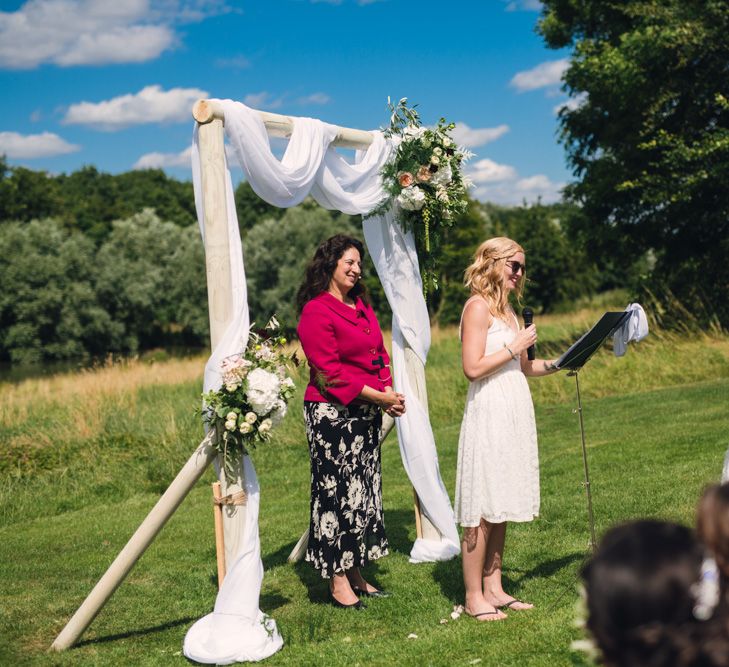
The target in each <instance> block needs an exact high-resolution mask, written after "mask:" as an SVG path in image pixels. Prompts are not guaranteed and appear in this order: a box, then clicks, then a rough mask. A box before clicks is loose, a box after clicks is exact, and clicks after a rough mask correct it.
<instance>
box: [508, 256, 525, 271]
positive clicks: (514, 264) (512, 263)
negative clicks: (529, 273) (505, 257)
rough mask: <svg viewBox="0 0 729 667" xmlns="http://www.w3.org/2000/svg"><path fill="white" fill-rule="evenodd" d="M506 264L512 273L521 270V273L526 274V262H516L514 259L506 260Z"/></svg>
mask: <svg viewBox="0 0 729 667" xmlns="http://www.w3.org/2000/svg"><path fill="white" fill-rule="evenodd" d="M506 264H507V265H508V267H509V268H510V269H511V272H512V273H519V271H521V272H522V275H526V264H522V263H521V262H517V261H516V260H515V259H512V260H510V261H508V262H506Z"/></svg>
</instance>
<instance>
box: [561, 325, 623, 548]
mask: <svg viewBox="0 0 729 667" xmlns="http://www.w3.org/2000/svg"><path fill="white" fill-rule="evenodd" d="M629 317H630V312H629V311H621V312H607V313H605V314H604V315H603V316H602V317H601V318H600V319H599V320H598V322H597V324H595V326H593V327H592V329H590V330H589V331H588V332H587V333H586V334H585V335H584V336H582V337H581V338H580V339H579V340H578V341H577V342H575V343H574V344H573V345H572V346H570V348H569V349H568V350H567V352H565V353H564V354H563V355H562V356H561V357H560V358H559V359H557V362H556V364H555V365H556V366H557V368H559V369H562V368H567V369H569V371H570V372H569V373H568V375H570V376H574V378H575V389H576V392H577V409H576V410H574V411H573V412H577V414H578V415H579V417H580V435H581V436H582V462H583V463H584V466H585V483H584V486H585V490H586V492H587V513H588V517H589V519H590V547H591V549H592V551H593V552H594V551H595V549H596V548H597V541H596V540H595V518H594V516H593V513H592V493H591V492H590V471H589V468H588V465H587V448H586V447H585V425H584V422H583V420H582V400H581V398H580V381H579V379H578V377H577V375H578V373H579V371H580V370H581V369H582V367H583V366H584V365H585V364H586V363H587V362H588V360H589V359H590V357H591V356H592V355H593V354H595V352H596V351H597V349H598V348H599V347H600V346H601V345H602V344H603V343H604V342H605V340H606V339H607V338H608V337H609V336H611V335H612V334H613V333H614V332H615V331H616V330H617V329H618V328H620V327H621V326H622V325H623V323H624V322H625V320H627V319H628V318H629Z"/></svg>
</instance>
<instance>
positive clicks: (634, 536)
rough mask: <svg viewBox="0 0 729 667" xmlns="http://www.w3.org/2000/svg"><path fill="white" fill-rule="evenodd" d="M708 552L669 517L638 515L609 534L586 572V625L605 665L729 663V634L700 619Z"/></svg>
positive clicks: (694, 666) (667, 666)
mask: <svg viewBox="0 0 729 667" xmlns="http://www.w3.org/2000/svg"><path fill="white" fill-rule="evenodd" d="M703 555H704V551H703V548H702V546H701V544H700V543H699V541H698V540H697V539H696V537H695V536H694V534H693V533H692V531H691V530H689V529H688V528H686V527H685V526H680V525H678V524H674V523H669V522H665V521H654V520H642V521H634V522H631V523H626V524H623V525H620V526H616V527H614V528H612V529H610V530H609V531H608V532H607V533H606V534H605V537H604V538H603V540H602V542H601V544H600V547H599V548H598V550H597V552H596V553H595V555H594V556H593V557H592V559H591V560H590V562H589V563H588V564H587V565H586V566H585V567H584V568H583V570H582V580H583V582H584V585H585V590H586V593H587V611H588V615H587V628H588V630H589V631H590V633H591V634H592V636H593V637H594V639H595V643H596V644H597V647H598V649H599V650H600V653H601V654H602V664H605V665H611V666H613V667H688V666H689V665H690V666H691V667H699V666H701V667H703V666H707V667H708V666H715V665H717V666H718V665H723V664H726V663H725V657H726V656H727V650H726V649H727V642H726V640H725V639H724V638H722V637H717V636H714V633H713V632H712V626H711V624H708V623H705V622H702V621H699V620H697V619H696V618H695V617H694V605H695V603H696V602H695V600H694V593H693V591H694V590H695V589H694V586H695V584H696V582H697V581H698V580H699V578H700V576H701V564H702V561H703ZM712 640H713V641H712Z"/></svg>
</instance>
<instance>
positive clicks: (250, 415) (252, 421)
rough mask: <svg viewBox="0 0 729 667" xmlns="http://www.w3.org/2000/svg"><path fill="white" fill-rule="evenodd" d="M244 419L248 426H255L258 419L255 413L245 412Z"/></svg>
mask: <svg viewBox="0 0 729 667" xmlns="http://www.w3.org/2000/svg"><path fill="white" fill-rule="evenodd" d="M245 419H246V421H247V422H248V423H249V424H255V423H256V419H258V415H257V414H256V413H255V412H246V417H245Z"/></svg>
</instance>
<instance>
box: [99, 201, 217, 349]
mask: <svg viewBox="0 0 729 667" xmlns="http://www.w3.org/2000/svg"><path fill="white" fill-rule="evenodd" d="M199 245H200V240H199V235H198V234H197V233H196V230H195V229H194V228H193V227H189V228H186V229H182V228H180V227H178V226H177V225H174V224H173V223H171V222H162V221H161V220H160V219H159V217H157V215H156V214H155V213H154V212H153V211H152V210H146V211H143V212H141V213H138V214H137V215H134V216H132V217H131V218H128V219H126V220H117V221H115V222H114V223H113V224H112V231H111V234H110V235H109V237H108V239H107V240H106V241H105V242H104V244H103V245H102V246H101V248H100V249H99V251H98V253H97V263H98V266H99V269H98V278H97V293H98V296H99V301H100V303H101V305H102V306H103V307H104V309H105V310H106V311H107V312H108V313H109V314H110V315H111V317H112V318H113V319H114V321H115V322H117V323H119V324H121V325H122V326H123V332H122V333H121V335H120V336H118V337H117V338H116V339H115V347H114V348H113V350H114V351H123V352H128V351H132V352H135V351H137V350H139V349H148V348H150V347H154V346H157V345H163V344H165V343H166V342H169V340H170V337H171V334H174V333H175V332H179V330H180V325H181V326H182V328H183V329H185V327H186V328H187V332H188V333H191V334H193V337H194V336H195V335H197V336H200V335H202V334H203V331H204V327H202V326H201V324H200V318H201V317H202V316H203V315H202V313H203V312H205V310H206V301H205V300H203V299H202V294H203V290H204V286H205V277H204V275H205V274H204V262H203V261H198V260H202V255H201V253H200V252H199V249H198V250H197V251H196V250H195V247H196V246H199ZM201 286H202V287H201ZM185 288H189V289H190V293H189V295H188V296H187V297H185V296H183V294H182V292H183V291H184V290H185ZM181 298H182V299H183V300H182V301H181V302H180V299H181ZM178 317H180V318H181V320H182V321H181V322H178V321H177V318H178ZM201 342H202V341H201Z"/></svg>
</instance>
